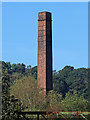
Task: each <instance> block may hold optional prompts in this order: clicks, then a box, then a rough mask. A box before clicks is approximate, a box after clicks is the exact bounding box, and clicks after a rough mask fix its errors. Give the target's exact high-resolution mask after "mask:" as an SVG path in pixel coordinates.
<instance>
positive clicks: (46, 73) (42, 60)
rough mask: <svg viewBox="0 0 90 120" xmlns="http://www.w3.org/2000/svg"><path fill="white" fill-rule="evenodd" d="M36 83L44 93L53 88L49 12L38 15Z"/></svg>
mask: <svg viewBox="0 0 90 120" xmlns="http://www.w3.org/2000/svg"><path fill="white" fill-rule="evenodd" d="M37 79H38V84H39V86H40V88H41V89H43V90H44V91H45V94H46V93H47V92H48V91H49V90H51V89H52V88H53V83H52V23H51V13H50V12H40V13H39V15H38V72H37Z"/></svg>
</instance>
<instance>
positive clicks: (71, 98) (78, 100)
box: [62, 92, 90, 111]
mask: <svg viewBox="0 0 90 120" xmlns="http://www.w3.org/2000/svg"><path fill="white" fill-rule="evenodd" d="M62 104H63V106H65V108H66V109H67V110H68V111H88V105H89V104H90V103H89V101H87V100H86V99H84V98H83V97H82V96H81V97H79V96H78V94H77V93H76V92H74V93H73V94H71V93H70V92H68V93H67V94H66V97H65V99H63V100H62Z"/></svg>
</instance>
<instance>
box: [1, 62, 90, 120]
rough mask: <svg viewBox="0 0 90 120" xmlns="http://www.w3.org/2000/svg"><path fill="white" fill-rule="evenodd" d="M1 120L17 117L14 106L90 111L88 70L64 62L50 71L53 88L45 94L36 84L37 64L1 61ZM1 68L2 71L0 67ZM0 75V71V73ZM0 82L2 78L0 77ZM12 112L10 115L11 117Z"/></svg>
mask: <svg viewBox="0 0 90 120" xmlns="http://www.w3.org/2000/svg"><path fill="white" fill-rule="evenodd" d="M1 63H2V64H1ZM0 66H2V93H3V94H2V109H3V120H6V119H11V120H14V119H16V118H17V114H15V112H16V111H17V110H23V108H24V107H25V110H33V111H35V110H42V111H43V110H47V111H49V110H51V111H53V110H54V111H90V110H89V107H90V101H89V100H88V92H87V90H88V70H87V69H86V68H80V69H74V67H71V66H65V67H64V68H63V69H62V70H60V71H58V72H56V71H55V70H54V71H53V90H51V91H49V92H48V95H47V97H45V95H44V93H43V90H42V91H41V90H40V89H39V87H38V84H37V80H36V79H37V67H36V66H35V67H31V65H29V66H27V67H25V65H24V64H23V63H22V64H20V63H19V64H12V65H11V64H10V62H4V61H2V62H0ZM0 72H1V71H0ZM0 76H1V74H0ZM0 83H1V81H0ZM12 116H13V117H12Z"/></svg>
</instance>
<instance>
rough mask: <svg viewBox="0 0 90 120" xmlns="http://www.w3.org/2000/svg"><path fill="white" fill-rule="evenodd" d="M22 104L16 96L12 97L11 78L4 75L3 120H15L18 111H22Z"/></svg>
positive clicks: (6, 74)
mask: <svg viewBox="0 0 90 120" xmlns="http://www.w3.org/2000/svg"><path fill="white" fill-rule="evenodd" d="M22 108H23V107H22V104H21V102H20V101H19V100H16V99H15V98H14V96H10V78H9V75H8V73H6V72H5V73H4V72H3V74H2V120H15V119H16V118H17V113H16V112H17V110H19V111H20V110H22Z"/></svg>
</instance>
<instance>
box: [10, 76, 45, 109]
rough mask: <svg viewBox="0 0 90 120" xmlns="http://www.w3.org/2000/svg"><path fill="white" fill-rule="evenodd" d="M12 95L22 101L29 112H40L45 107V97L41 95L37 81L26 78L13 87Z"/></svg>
mask: <svg viewBox="0 0 90 120" xmlns="http://www.w3.org/2000/svg"><path fill="white" fill-rule="evenodd" d="M11 95H15V97H16V98H18V99H20V100H21V101H22V103H23V105H24V106H26V108H28V109H29V110H38V109H39V110H40V109H42V108H43V105H44V96H43V95H41V94H40V91H39V88H38V85H37V81H36V80H35V79H34V78H33V77H31V76H29V77H27V76H25V77H23V78H22V79H20V80H17V81H16V83H15V84H14V85H13V86H12V87H11Z"/></svg>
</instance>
